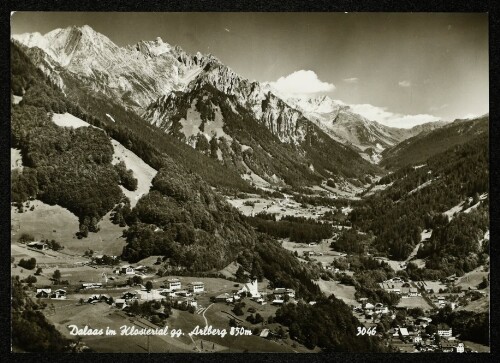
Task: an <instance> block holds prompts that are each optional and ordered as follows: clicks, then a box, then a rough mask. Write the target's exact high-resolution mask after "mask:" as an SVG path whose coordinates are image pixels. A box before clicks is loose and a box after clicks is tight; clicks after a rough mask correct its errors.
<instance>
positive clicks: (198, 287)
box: [188, 281, 205, 294]
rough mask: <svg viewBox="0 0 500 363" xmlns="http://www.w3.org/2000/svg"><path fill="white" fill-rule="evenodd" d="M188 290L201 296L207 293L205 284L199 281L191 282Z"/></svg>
mask: <svg viewBox="0 0 500 363" xmlns="http://www.w3.org/2000/svg"><path fill="white" fill-rule="evenodd" d="M188 290H189V291H190V292H192V293H193V294H201V293H203V292H205V284H204V283H203V282H199V281H195V282H190V283H189V284H188Z"/></svg>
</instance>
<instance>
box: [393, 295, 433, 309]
mask: <svg viewBox="0 0 500 363" xmlns="http://www.w3.org/2000/svg"><path fill="white" fill-rule="evenodd" d="M397 306H398V307H407V308H422V309H423V310H428V309H430V308H431V306H430V305H429V303H428V302H427V301H425V299H424V298H423V297H422V296H416V297H409V298H405V299H403V298H402V299H401V301H400V302H399V304H398V305H397Z"/></svg>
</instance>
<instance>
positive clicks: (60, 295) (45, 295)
mask: <svg viewBox="0 0 500 363" xmlns="http://www.w3.org/2000/svg"><path fill="white" fill-rule="evenodd" d="M35 296H36V297H37V298H39V299H54V300H66V299H67V296H66V290H64V289H57V290H54V291H52V289H50V288H46V289H36V295H35Z"/></svg>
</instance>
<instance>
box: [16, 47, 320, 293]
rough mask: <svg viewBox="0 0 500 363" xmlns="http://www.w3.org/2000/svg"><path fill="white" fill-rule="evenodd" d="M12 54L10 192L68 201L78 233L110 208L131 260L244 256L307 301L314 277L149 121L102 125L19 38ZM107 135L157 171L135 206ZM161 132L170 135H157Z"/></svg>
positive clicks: (224, 261)
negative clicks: (77, 123)
mask: <svg viewBox="0 0 500 363" xmlns="http://www.w3.org/2000/svg"><path fill="white" fill-rule="evenodd" d="M10 53H11V72H12V80H13V82H12V88H11V92H12V94H14V95H17V92H18V89H19V88H21V89H24V91H25V92H24V93H23V95H22V100H21V101H20V102H19V103H12V105H11V108H12V114H13V117H12V134H11V142H12V146H13V147H15V148H18V149H20V150H21V154H22V157H23V166H24V167H23V169H22V170H18V171H17V172H16V173H13V175H12V181H11V192H12V194H13V201H14V202H15V204H16V205H23V204H24V203H25V202H26V201H27V200H29V199H40V200H42V201H45V202H46V203H48V204H51V205H54V204H57V205H60V206H66V207H67V208H68V210H69V211H70V212H72V213H74V214H75V215H76V216H78V217H79V219H80V232H79V233H78V235H79V237H80V238H82V237H83V238H85V237H86V235H87V234H88V233H89V232H90V233H99V225H98V224H99V223H100V220H101V217H102V216H104V215H105V214H107V213H109V212H111V211H113V215H114V216H113V220H114V221H118V220H119V221H123V222H124V223H126V225H127V226H128V229H126V230H125V231H124V236H125V237H126V242H127V244H126V245H125V247H124V250H123V254H122V256H121V257H122V258H123V259H126V260H128V261H134V262H135V261H138V260H140V259H141V258H144V257H148V256H151V255H162V256H164V257H165V260H166V261H167V260H168V265H169V266H175V268H176V269H177V270H186V271H190V272H194V271H196V272H202V271H205V272H207V271H212V272H213V271H215V270H219V269H221V268H223V267H225V266H227V265H228V264H229V263H231V262H233V261H235V260H236V259H238V261H240V264H243V262H245V261H246V263H245V266H246V268H247V269H250V268H252V269H253V270H255V272H256V273H258V274H260V275H262V276H263V277H266V278H268V279H269V280H270V281H275V282H276V283H277V284H280V285H281V284H283V285H284V286H289V287H291V288H295V289H297V291H300V292H301V293H302V296H304V297H309V298H315V297H317V296H318V295H319V294H320V291H319V288H318V286H317V285H315V284H314V283H313V282H312V280H313V279H317V278H318V277H317V276H315V275H311V273H312V272H311V271H308V270H307V269H306V268H304V267H303V266H302V265H301V263H300V261H298V260H297V259H296V258H295V257H294V256H293V254H292V253H290V252H287V251H285V250H284V249H283V248H282V247H281V246H280V244H278V243H277V242H276V241H275V240H273V239H271V238H269V237H267V236H265V235H261V234H258V233H257V232H256V231H255V230H254V229H253V228H252V227H251V226H250V225H248V224H247V223H246V222H245V220H244V218H243V217H242V216H241V215H240V214H239V213H238V211H237V210H236V209H234V208H233V207H232V206H231V205H230V204H229V203H228V202H226V201H225V200H224V198H223V197H221V196H220V195H219V194H218V193H217V192H216V191H215V190H214V189H213V188H212V187H211V186H210V185H209V184H208V183H207V182H206V181H205V180H203V179H202V178H201V177H200V175H198V174H197V173H195V172H193V170H190V169H189V168H190V167H191V165H189V164H186V163H185V162H184V163H183V162H179V161H178V160H179V159H177V160H176V159H173V158H172V157H170V156H169V155H168V154H167V153H164V152H162V150H161V149H159V148H157V147H156V146H157V144H161V141H160V142H158V141H157V139H155V138H154V137H150V136H151V135H150V134H149V133H147V132H146V133H144V132H143V129H144V125H147V124H145V123H144V125H142V126H143V128H138V127H131V128H127V129H126V130H124V129H123V128H119V127H117V125H116V124H115V123H114V122H112V121H107V120H106V119H107V118H106V116H105V114H104V115H102V116H101V115H89V114H88V113H87V112H86V111H85V110H84V109H83V108H81V107H80V106H79V105H75V104H74V103H73V101H71V100H70V99H69V97H68V96H67V95H64V94H63V93H62V92H61V91H60V90H59V89H58V88H57V87H55V86H54V85H53V84H51V83H50V81H49V79H48V77H46V76H44V75H43V74H42V72H41V71H40V70H39V69H37V68H35V66H34V65H33V64H32V63H31V60H30V59H29V58H28V57H27V56H26V55H25V54H24V53H23V52H22V50H21V49H20V48H18V47H17V46H16V44H11V52H10ZM65 80H66V79H65ZM67 80H69V79H67ZM71 87H72V86H71V82H68V86H67V91H68V93H71V94H73V90H72V88H71ZM70 91H71V92H70ZM17 96H19V95H17ZM91 101H92V102H95V101H93V100H91ZM94 104H95V103H94ZM66 112H69V113H73V114H76V115H78V116H79V117H81V118H82V119H84V120H86V121H88V122H89V123H90V124H91V125H92V126H96V127H80V128H77V129H73V128H71V127H61V126H58V125H57V124H56V123H54V122H53V120H51V115H52V114H53V113H66ZM117 120H120V118H118V117H117ZM117 122H118V121H117ZM131 125H132V126H133V124H131ZM114 137H117V138H118V139H119V140H120V141H122V142H123V145H124V147H126V148H130V149H131V150H133V151H134V152H135V153H136V154H137V156H139V157H140V158H141V159H143V160H145V161H146V160H147V161H148V163H151V164H153V165H154V166H155V168H156V169H157V170H158V173H157V174H156V175H155V177H154V178H153V180H152V186H151V189H150V190H149V192H148V193H146V194H145V195H143V196H142V197H141V198H140V199H139V201H138V202H137V204H136V205H135V206H134V207H133V208H131V205H130V203H128V202H127V201H126V199H125V198H124V195H123V194H122V192H121V189H120V188H119V185H120V184H121V183H122V181H121V177H120V176H119V170H118V169H117V168H116V167H115V166H114V165H113V164H112V159H113V146H112V140H113V138H114ZM159 137H160V140H163V141H165V140H167V141H168V139H169V136H168V135H166V134H164V133H159ZM124 138H126V140H124ZM170 145H174V146H175V143H172V144H170ZM184 146H185V145H184ZM185 147H186V148H187V149H189V150H191V152H192V153H194V154H197V155H199V156H200V157H201V158H203V155H201V154H199V153H196V152H195V151H194V150H192V149H191V148H189V147H188V146H185ZM186 155H189V154H186ZM200 165H203V164H202V163H201V164H200ZM129 172H130V171H129ZM75 232H76V231H75ZM67 243H69V244H71V241H68V242H67ZM242 256H244V258H242Z"/></svg>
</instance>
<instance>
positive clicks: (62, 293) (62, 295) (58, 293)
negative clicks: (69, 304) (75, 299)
mask: <svg viewBox="0 0 500 363" xmlns="http://www.w3.org/2000/svg"><path fill="white" fill-rule="evenodd" d="M50 298H51V299H56V300H64V299H66V290H63V289H57V290H55V291H54V292H53V293H52V294H50Z"/></svg>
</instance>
